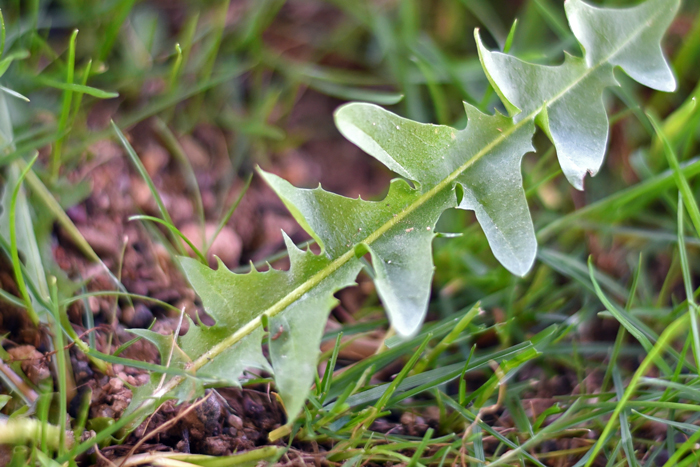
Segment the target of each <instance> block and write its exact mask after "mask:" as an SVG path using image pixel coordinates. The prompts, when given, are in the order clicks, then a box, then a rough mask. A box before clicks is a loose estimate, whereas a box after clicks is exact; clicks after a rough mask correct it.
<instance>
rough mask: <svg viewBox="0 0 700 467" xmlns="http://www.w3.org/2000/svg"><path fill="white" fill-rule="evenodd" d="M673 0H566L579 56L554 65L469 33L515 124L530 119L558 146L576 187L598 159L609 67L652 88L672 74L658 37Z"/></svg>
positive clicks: (604, 135)
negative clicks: (606, 4) (603, 4)
mask: <svg viewBox="0 0 700 467" xmlns="http://www.w3.org/2000/svg"><path fill="white" fill-rule="evenodd" d="M678 3H679V2H678V0H651V1H649V2H647V3H644V4H642V5H639V6H637V7H634V8H628V9H621V10H615V9H609V8H608V9H600V8H595V7H592V6H590V5H587V4H585V3H583V2H581V1H580V0H568V1H567V2H566V4H565V5H566V12H567V16H568V18H569V23H570V24H571V27H572V29H573V31H574V34H575V36H576V37H577V38H578V39H579V40H580V41H581V45H582V46H583V49H584V57H583V58H578V57H574V56H571V55H569V54H566V56H565V59H564V62H563V63H562V64H561V65H558V66H544V65H536V64H532V63H527V62H524V61H522V60H520V59H518V58H515V57H513V56H511V55H506V54H503V53H500V52H490V51H488V50H487V49H486V48H485V47H484V45H483V44H482V42H481V39H480V37H479V34H478V32H477V33H475V36H476V41H477V46H478V50H479V56H480V58H481V63H482V65H483V67H484V70H485V72H486V75H487V77H488V79H489V81H490V82H491V84H492V85H493V87H494V89H495V90H496V92H497V94H498V95H499V97H500V98H501V100H502V101H503V103H504V105H505V106H506V108H507V109H508V111H509V113H510V115H511V116H512V117H513V120H514V121H515V122H516V123H517V122H519V121H523V120H529V119H533V118H536V121H537V123H538V124H539V125H540V126H541V127H542V129H543V130H544V131H545V132H546V133H547V135H548V136H549V138H550V139H551V140H552V142H553V143H554V146H555V147H556V149H557V156H558V158H559V163H560V164H561V167H562V170H563V172H564V174H565V175H566V177H567V179H568V180H569V182H570V183H571V184H572V185H573V186H574V187H576V188H577V189H579V190H582V189H583V181H584V178H585V176H586V174H587V173H590V174H591V175H595V174H596V173H597V172H598V170H599V169H600V166H601V165H602V163H603V159H604V156H605V149H606V147H607V139H608V117H607V113H606V110H605V105H604V103H603V90H604V89H605V88H606V87H610V86H617V85H618V83H617V81H616V80H615V78H614V76H613V68H614V67H615V66H620V67H622V69H623V70H624V71H625V72H626V73H627V74H629V75H630V76H631V77H632V78H634V79H635V80H637V81H639V82H640V83H642V84H645V85H648V86H650V87H653V88H655V89H659V90H664V91H667V90H673V89H674V88H675V80H674V78H673V74H672V72H671V70H670V68H669V66H668V64H667V63H666V60H665V59H664V57H663V54H662V53H661V47H660V45H659V41H660V39H661V37H662V35H663V33H664V31H665V29H666V27H667V26H668V24H669V23H670V21H671V19H672V18H673V16H674V14H675V11H676V10H677V8H678Z"/></svg>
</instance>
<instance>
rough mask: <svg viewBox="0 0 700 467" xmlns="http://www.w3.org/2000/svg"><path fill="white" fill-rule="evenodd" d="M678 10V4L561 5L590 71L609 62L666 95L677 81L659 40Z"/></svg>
mask: <svg viewBox="0 0 700 467" xmlns="http://www.w3.org/2000/svg"><path fill="white" fill-rule="evenodd" d="M679 6H680V0H647V1H646V2H643V3H641V4H639V5H637V6H634V7H631V8H620V9H614V8H599V7H595V6H593V5H589V4H587V3H585V2H583V1H581V0H567V1H566V3H565V4H564V8H565V10H566V15H567V17H568V19H569V25H570V26H571V30H572V31H573V32H574V35H575V36H576V38H577V39H578V40H579V42H580V43H581V45H582V46H583V48H584V50H585V59H586V63H587V64H588V66H589V67H594V66H596V65H597V64H599V63H604V62H609V63H610V64H612V65H615V66H619V67H621V68H622V69H623V70H624V71H625V72H626V73H627V74H628V75H629V76H631V77H632V78H633V79H635V80H636V81H637V82H639V83H641V84H643V85H645V86H647V87H650V88H653V89H658V90H659V91H667V92H670V91H674V90H675V89H676V78H675V76H674V75H673V71H672V70H671V67H670V66H669V64H668V62H667V60H666V58H665V57H664V54H663V51H662V49H661V39H662V38H663V36H664V33H665V32H666V29H667V28H668V26H669V25H670V24H671V21H673V18H674V17H675V16H676V13H677V11H678V8H679Z"/></svg>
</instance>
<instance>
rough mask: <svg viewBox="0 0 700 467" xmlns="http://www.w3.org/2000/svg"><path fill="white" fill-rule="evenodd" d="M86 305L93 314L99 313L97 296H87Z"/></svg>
mask: <svg viewBox="0 0 700 467" xmlns="http://www.w3.org/2000/svg"><path fill="white" fill-rule="evenodd" d="M88 306H89V307H90V311H91V312H92V314H93V315H97V314H99V313H100V300H99V299H98V298H97V297H88Z"/></svg>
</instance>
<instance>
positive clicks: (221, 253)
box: [180, 222, 243, 267]
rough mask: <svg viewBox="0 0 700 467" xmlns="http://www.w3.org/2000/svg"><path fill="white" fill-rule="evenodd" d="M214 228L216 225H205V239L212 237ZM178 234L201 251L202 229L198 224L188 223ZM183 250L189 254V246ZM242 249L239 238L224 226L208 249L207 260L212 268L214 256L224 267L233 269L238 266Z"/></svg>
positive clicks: (211, 223) (229, 228)
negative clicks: (180, 233) (219, 259)
mask: <svg viewBox="0 0 700 467" xmlns="http://www.w3.org/2000/svg"><path fill="white" fill-rule="evenodd" d="M216 228H217V224H215V223H213V222H209V223H207V224H205V226H204V233H205V235H206V237H207V239H209V238H211V236H212V235H214V233H215V232H216ZM180 232H182V234H183V235H184V236H185V237H187V238H188V239H189V240H190V241H191V242H192V244H193V245H194V246H196V247H197V248H200V249H201V247H202V243H203V242H202V229H201V228H200V226H199V224H198V223H196V222H190V223H189V224H185V225H184V226H182V228H181V229H180ZM185 248H186V249H187V250H188V251H190V252H191V249H190V248H189V246H186V247H185ZM242 249H243V244H242V242H241V238H240V237H239V236H238V234H237V233H236V232H234V231H233V229H232V228H231V227H229V226H227V225H225V226H224V228H223V229H221V232H219V235H217V236H216V239H215V240H214V243H212V245H211V247H210V248H209V255H208V257H207V259H208V260H209V264H210V265H212V266H213V265H215V264H216V262H215V261H213V258H214V256H218V257H219V258H221V261H223V262H224V264H225V265H226V266H229V267H235V266H237V265H238V260H239V259H240V257H241V250H242Z"/></svg>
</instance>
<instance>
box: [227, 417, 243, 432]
mask: <svg viewBox="0 0 700 467" xmlns="http://www.w3.org/2000/svg"><path fill="white" fill-rule="evenodd" d="M227 421H228V424H229V425H230V426H232V427H233V428H235V429H236V430H240V429H242V428H243V420H241V417H239V416H238V415H235V414H231V415H229V416H228V419H227Z"/></svg>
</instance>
